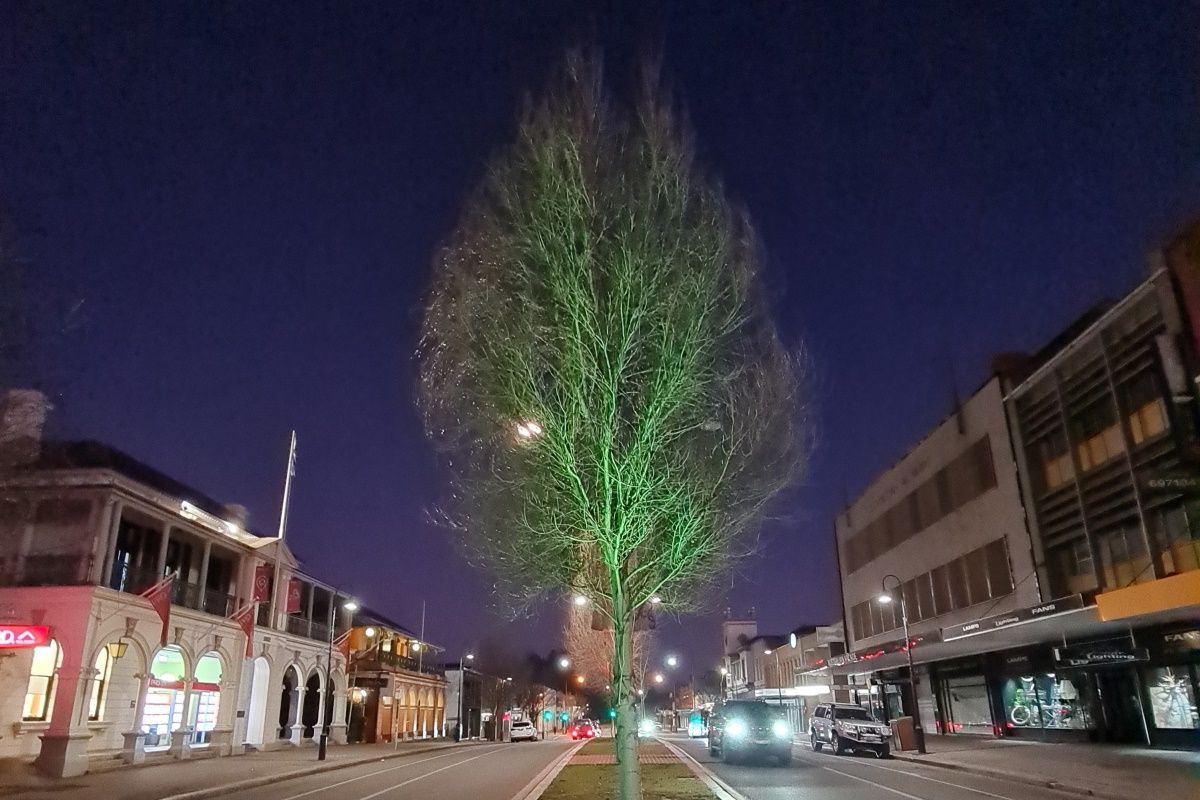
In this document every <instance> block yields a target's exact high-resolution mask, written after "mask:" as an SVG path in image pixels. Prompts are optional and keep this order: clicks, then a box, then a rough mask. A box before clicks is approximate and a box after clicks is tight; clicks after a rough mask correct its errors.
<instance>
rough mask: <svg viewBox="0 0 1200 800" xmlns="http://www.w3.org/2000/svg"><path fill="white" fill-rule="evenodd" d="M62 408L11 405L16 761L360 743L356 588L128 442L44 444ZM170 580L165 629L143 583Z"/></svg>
mask: <svg viewBox="0 0 1200 800" xmlns="http://www.w3.org/2000/svg"><path fill="white" fill-rule="evenodd" d="M45 414H46V403H45V400H44V398H43V397H42V396H41V395H40V394H38V393H36V392H26V391H18V392H10V393H8V394H7V395H5V396H4V397H3V398H2V399H0V720H3V724H4V725H5V729H4V730H3V731H2V732H0V758H13V759H33V760H35V761H36V764H37V766H38V767H39V769H41V770H42V771H44V772H46V773H48V774H51V775H58V776H65V775H78V774H81V773H83V772H85V771H86V770H87V769H88V766H89V763H90V762H93V761H97V760H111V759H123V760H125V761H127V762H130V763H140V762H142V761H146V760H149V761H156V760H161V759H168V758H180V759H182V758H190V757H204V756H210V755H228V754H233V753H239V752H242V751H243V750H244V749H245V748H246V747H252V748H272V747H277V746H283V745H286V744H300V743H302V742H303V741H304V740H305V739H308V738H312V737H315V736H317V735H319V734H320V732H321V731H322V729H325V728H327V729H328V730H329V731H330V733H331V734H332V736H333V738H334V740H335V741H336V740H339V739H342V738H343V731H344V717H343V715H342V714H340V713H335V710H336V709H338V708H340V707H341V704H342V703H343V699H342V698H343V695H344V689H345V686H346V679H345V669H344V659H343V658H342V657H341V656H340V654H336V652H335V656H334V658H333V663H332V664H331V663H330V659H329V658H328V655H327V653H328V649H329V648H328V643H327V640H328V639H329V636H330V634H331V633H332V634H334V635H336V634H337V633H338V631H337V630H334V631H331V630H330V627H331V625H335V626H338V627H339V628H340V629H342V630H344V629H345V628H346V627H347V626H348V624H349V618H348V617H345V616H343V615H341V614H339V613H338V609H340V607H341V605H342V602H343V601H344V599H345V595H344V593H341V592H339V591H337V590H336V589H334V588H333V587H331V586H329V585H327V584H324V583H322V582H320V581H318V580H316V579H315V578H312V577H311V576H309V575H306V574H305V573H304V572H303V571H302V570H301V569H300V567H299V565H298V563H297V561H296V559H295V558H294V557H293V556H292V554H291V552H290V551H289V550H288V548H287V546H286V544H284V543H282V542H280V541H279V540H278V539H275V538H271V537H260V536H258V535H256V534H255V533H253V532H252V531H251V530H249V529H248V528H247V526H246V517H245V511H244V510H243V509H240V508H238V507H236V506H226V505H223V504H221V503H218V502H216V501H214V500H212V499H211V498H209V497H207V496H205V495H204V494H202V493H201V492H198V491H196V490H194V489H192V488H190V487H188V486H186V485H184V484H182V483H180V482H178V481H176V480H174V479H172V478H170V477H168V476H166V475H164V474H162V473H160V472H158V471H157V470H155V469H153V468H151V467H149V466H147V465H145V464H143V463H140V462H138V461H137V460H135V459H133V458H131V457H130V456H128V455H126V454H124V453H121V452H120V451H117V450H115V449H113V448H111V447H108V446H105V445H102V444H98V443H95V442H49V441H47V442H43V441H42V439H41V430H42V426H43V423H44V420H45ZM276 570H277V571H278V576H279V580H277V581H276V580H274V579H273V575H274V574H275V572H276ZM168 576H171V577H172V578H173V581H172V583H171V588H170V597H169V617H168V620H167V622H166V624H165V626H164V622H163V619H162V617H161V616H160V614H159V613H158V611H156V609H155V607H154V606H153V605H152V603H151V602H150V600H148V599H147V598H146V597H143V596H142V593H144V592H146V591H147V590H148V589H151V588H153V587H155V586H156V585H161V582H162V581H163V579H164V578H166V577H168ZM256 577H258V578H259V580H258V581H257V583H258V588H257V589H256ZM274 589H278V594H279V602H277V603H274V604H273V603H272V602H271V597H272V591H273V590H274ZM255 604H257V609H255V608H253V606H254V605H255ZM166 608H167V606H166V605H164V609H166ZM239 612H240V614H239ZM252 622H253V623H256V624H253V627H251V623H252ZM26 626H28V627H26ZM164 627H165V630H164ZM6 631H7V632H8V633H10V634H11V633H13V632H20V633H21V634H22V636H23V637H25V638H27V641H20V640H19V638H21V637H18V636H16V635H13V636H12V637H11V638H12V641H8V636H7V634H6ZM248 631H249V635H250V641H249V643H248V642H247V632H248ZM26 645H35V646H26Z"/></svg>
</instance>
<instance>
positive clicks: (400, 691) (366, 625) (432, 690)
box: [345, 609, 446, 743]
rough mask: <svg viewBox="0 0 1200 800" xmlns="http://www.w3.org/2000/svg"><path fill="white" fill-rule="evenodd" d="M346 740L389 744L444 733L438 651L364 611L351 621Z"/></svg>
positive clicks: (443, 681)
mask: <svg viewBox="0 0 1200 800" xmlns="http://www.w3.org/2000/svg"><path fill="white" fill-rule="evenodd" d="M345 650H346V652H347V653H348V654H349V679H350V684H349V685H350V716H349V723H348V725H349V728H348V731H347V740H348V741H349V742H351V743H358V742H367V743H374V742H391V741H395V740H405V739H428V738H437V737H440V736H445V735H446V676H445V672H444V670H443V669H442V667H441V665H440V661H439V660H440V658H441V655H442V652H443V651H442V648H440V647H438V646H436V645H432V644H430V643H429V642H426V641H422V640H421V638H420V637H419V636H418V635H417V634H415V633H413V632H412V631H410V630H408V629H407V628H405V627H404V626H402V625H400V624H398V623H396V622H392V621H391V620H389V619H388V618H387V617H385V616H383V615H382V614H379V613H378V612H375V611H372V610H370V609H362V610H360V611H359V612H358V613H357V614H355V617H354V624H353V627H352V628H351V629H350V632H349V636H348V637H347V641H346V644H345Z"/></svg>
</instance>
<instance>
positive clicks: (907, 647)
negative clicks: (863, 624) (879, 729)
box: [879, 575, 925, 754]
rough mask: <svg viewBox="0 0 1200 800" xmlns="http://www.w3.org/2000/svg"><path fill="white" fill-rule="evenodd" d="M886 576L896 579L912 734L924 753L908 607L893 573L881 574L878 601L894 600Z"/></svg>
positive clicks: (923, 730) (884, 602)
mask: <svg viewBox="0 0 1200 800" xmlns="http://www.w3.org/2000/svg"><path fill="white" fill-rule="evenodd" d="M888 578H894V579H895V581H896V590H898V591H896V592H895V593H896V594H898V595H899V596H900V624H901V626H902V627H903V628H904V654H905V655H906V656H908V699H909V700H910V701H911V702H912V712H913V735H914V736H916V737H917V752H918V753H921V754H924V753H925V729H924V728H922V727H921V708H920V706H918V705H917V673H916V670H915V669H914V668H913V657H912V639H911V638H910V637H909V635H908V608H907V606H905V604H904V590H903V589H902V588H901V586H902V582H901V581H900V579H899V578H897V577H896V576H895V575H884V576H883V582H882V585H883V593H882V594H881V595H879V602H880V603H882V604H884V605H887V604H889V603H891V602H894V601H895V598H894V597H893V596H892V592H889V591H888V587H887V581H888Z"/></svg>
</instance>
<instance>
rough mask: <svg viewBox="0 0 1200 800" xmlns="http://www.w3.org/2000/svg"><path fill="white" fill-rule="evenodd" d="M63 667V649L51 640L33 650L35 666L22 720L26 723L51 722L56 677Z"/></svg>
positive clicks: (27, 689) (26, 691) (32, 666)
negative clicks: (59, 669)
mask: <svg viewBox="0 0 1200 800" xmlns="http://www.w3.org/2000/svg"><path fill="white" fill-rule="evenodd" d="M61 666H62V648H60V647H59V646H58V642H56V641H55V640H53V639H51V640H50V641H49V642H47V643H46V644H44V645H42V646H41V647H35V648H33V664H32V665H31V666H30V668H29V684H28V685H27V686H26V689H25V706H24V710H23V711H22V712H21V719H23V720H25V721H26V722H49V721H50V714H51V713H52V712H53V710H54V689H55V684H56V680H55V676H56V673H57V672H58V668H59V667H61Z"/></svg>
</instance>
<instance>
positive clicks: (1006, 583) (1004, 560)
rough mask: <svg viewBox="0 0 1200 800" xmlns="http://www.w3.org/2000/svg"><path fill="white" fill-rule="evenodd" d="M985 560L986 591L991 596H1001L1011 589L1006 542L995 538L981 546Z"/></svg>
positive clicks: (1010, 573) (1010, 572)
mask: <svg viewBox="0 0 1200 800" xmlns="http://www.w3.org/2000/svg"><path fill="white" fill-rule="evenodd" d="M983 554H984V559H985V560H986V561H987V576H988V591H989V593H990V594H991V596H992V597H1003V596H1004V595H1006V594H1008V593H1009V592H1011V591H1012V588H1013V586H1012V571H1011V570H1010V569H1009V567H1008V543H1007V542H1006V541H1005V540H1004V539H996V540H995V541H993V542H991V543H990V544H988V545H987V546H986V547H984V548H983Z"/></svg>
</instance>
